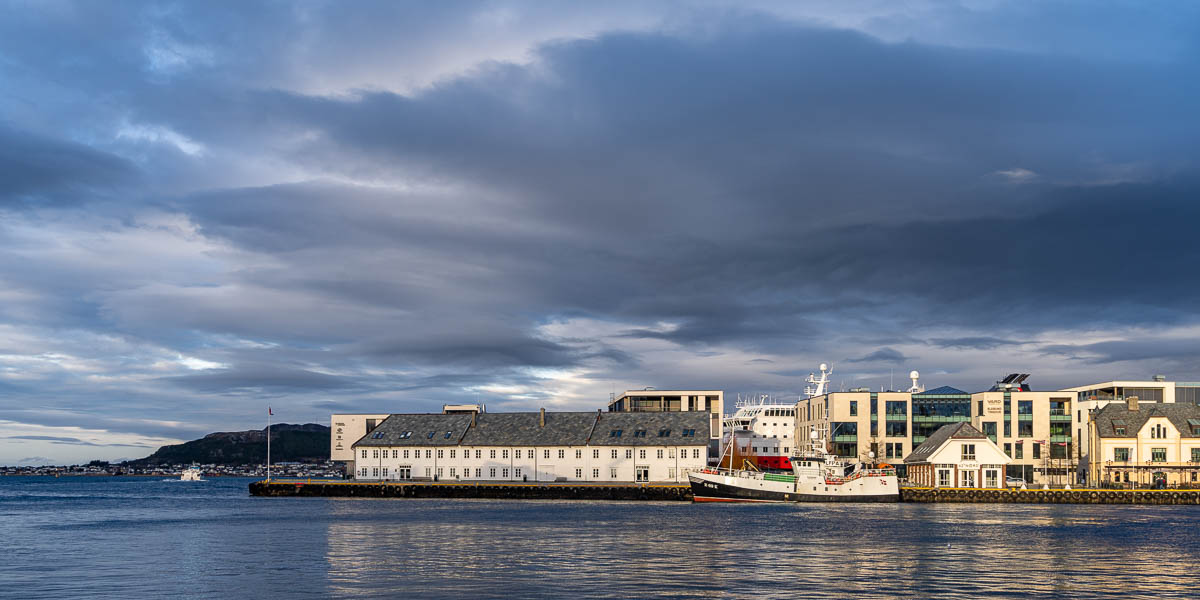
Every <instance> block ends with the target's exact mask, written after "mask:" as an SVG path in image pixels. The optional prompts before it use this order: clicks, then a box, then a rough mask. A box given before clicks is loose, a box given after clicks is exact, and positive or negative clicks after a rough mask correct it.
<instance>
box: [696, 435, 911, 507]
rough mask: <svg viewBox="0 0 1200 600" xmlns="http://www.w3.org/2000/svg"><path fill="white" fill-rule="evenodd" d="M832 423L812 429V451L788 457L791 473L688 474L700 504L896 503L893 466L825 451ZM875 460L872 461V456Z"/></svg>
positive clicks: (710, 470)
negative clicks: (870, 463) (850, 458)
mask: <svg viewBox="0 0 1200 600" xmlns="http://www.w3.org/2000/svg"><path fill="white" fill-rule="evenodd" d="M827 430H828V424H825V425H824V426H818V425H814V426H813V427H812V428H811V429H810V431H809V444H808V447H807V448H805V449H803V450H801V451H799V452H796V453H795V454H793V455H792V456H791V457H790V461H789V462H790V464H791V467H792V468H791V473H773V472H763V471H759V470H757V469H724V468H712V467H710V468H705V469H701V470H699V471H692V472H691V473H688V481H689V482H690V483H691V486H692V498H693V500H694V501H696V502H898V501H899V500H900V484H899V480H898V479H897V478H896V470H895V469H893V468H892V467H891V466H889V465H882V464H880V465H868V464H866V463H863V462H851V461H846V460H843V459H842V458H841V457H838V456H835V455H832V454H829V453H828V452H827V451H826V441H825V432H826V431H827ZM872 458H874V457H872Z"/></svg>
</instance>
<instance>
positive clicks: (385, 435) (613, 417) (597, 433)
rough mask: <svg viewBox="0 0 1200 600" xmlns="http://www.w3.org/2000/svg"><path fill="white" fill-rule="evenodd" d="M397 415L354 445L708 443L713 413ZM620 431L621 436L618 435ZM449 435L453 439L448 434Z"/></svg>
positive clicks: (630, 444)
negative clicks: (543, 417)
mask: <svg viewBox="0 0 1200 600" xmlns="http://www.w3.org/2000/svg"><path fill="white" fill-rule="evenodd" d="M545 415H546V416H545V419H546V421H545V425H544V426H543V425H542V414H541V413H540V412H520V413H477V414H475V415H474V423H472V415H470V414H450V415H446V414H395V415H391V416H389V417H388V418H387V419H384V421H383V422H382V423H380V424H379V426H378V427H376V428H375V429H373V430H372V431H370V432H368V433H367V435H365V436H363V437H362V438H361V439H359V440H358V441H357V442H355V443H354V444H353V446H364V447H365V446H455V445H463V446H584V445H588V444H590V445H592V446H688V445H697V444H708V437H709V413H707V412H702V411H693V412H630V413H625V412H621V413H612V412H608V413H601V412H546V413H545ZM614 432H619V433H614ZM447 434H449V435H447Z"/></svg>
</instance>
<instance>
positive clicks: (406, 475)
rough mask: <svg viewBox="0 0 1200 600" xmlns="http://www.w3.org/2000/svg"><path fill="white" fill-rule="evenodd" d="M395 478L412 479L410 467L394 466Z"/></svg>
mask: <svg viewBox="0 0 1200 600" xmlns="http://www.w3.org/2000/svg"><path fill="white" fill-rule="evenodd" d="M396 478H397V479H412V467H397V468H396Z"/></svg>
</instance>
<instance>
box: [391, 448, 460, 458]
mask: <svg viewBox="0 0 1200 600" xmlns="http://www.w3.org/2000/svg"><path fill="white" fill-rule="evenodd" d="M392 458H395V457H394V456H393V457H392ZM450 458H454V448H451V449H450Z"/></svg>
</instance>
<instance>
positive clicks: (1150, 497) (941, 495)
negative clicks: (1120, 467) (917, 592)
mask: <svg viewBox="0 0 1200 600" xmlns="http://www.w3.org/2000/svg"><path fill="white" fill-rule="evenodd" d="M900 501H901V502H970V503H981V504H987V503H1013V504H1200V491H1197V490H1090V489H1080V490H1013V489H1003V490H1000V489H982V490H981V489H945V488H943V489H937V488H900Z"/></svg>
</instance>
